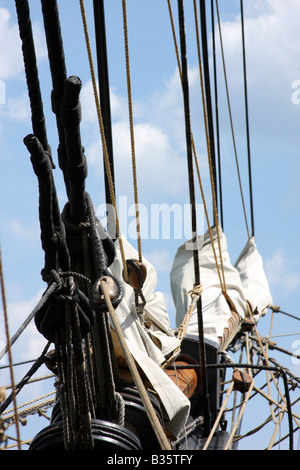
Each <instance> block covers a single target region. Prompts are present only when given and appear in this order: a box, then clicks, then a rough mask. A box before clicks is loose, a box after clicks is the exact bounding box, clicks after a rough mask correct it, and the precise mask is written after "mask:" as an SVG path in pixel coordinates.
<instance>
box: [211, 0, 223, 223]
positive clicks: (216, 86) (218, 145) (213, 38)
mask: <svg viewBox="0 0 300 470" xmlns="http://www.w3.org/2000/svg"><path fill="white" fill-rule="evenodd" d="M214 1H215V0H211V28H212V54H213V72H214V74H213V76H214V95H215V115H216V142H217V156H218V182H219V201H220V202H219V204H220V209H219V214H220V222H221V226H222V228H223V230H224V216H223V196H222V193H223V192H222V172H221V150H220V123H219V103H218V80H217V61H216V40H215V39H216V38H215V13H214ZM216 190H217V188H216Z"/></svg>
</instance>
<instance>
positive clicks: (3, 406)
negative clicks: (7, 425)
mask: <svg viewBox="0 0 300 470" xmlns="http://www.w3.org/2000/svg"><path fill="white" fill-rule="evenodd" d="M50 344H51V343H50V342H48V343H47V345H46V346H45V348H44V350H43V352H42V354H41V355H40V357H39V358H38V359H37V360H36V361H35V363H34V364H33V366H32V367H31V368H30V369H29V371H28V372H27V374H26V375H25V376H24V377H23V379H22V380H21V381H20V382H19V383H18V384H17V385H16V387H15V390H14V392H12V393H11V394H10V395H9V396H8V397H7V398H6V399H5V400H4V402H3V403H1V405H0V415H1V414H2V413H3V412H4V411H5V410H6V408H7V407H8V406H9V405H10V404H11V402H12V401H13V398H14V395H17V394H18V393H20V391H21V390H22V388H23V387H24V385H26V384H27V383H28V381H29V379H30V378H31V377H32V376H33V375H34V374H35V373H36V371H37V370H38V369H39V368H40V367H41V366H42V365H43V364H44V363H45V361H46V359H47V357H46V353H47V351H48V349H49V347H50Z"/></svg>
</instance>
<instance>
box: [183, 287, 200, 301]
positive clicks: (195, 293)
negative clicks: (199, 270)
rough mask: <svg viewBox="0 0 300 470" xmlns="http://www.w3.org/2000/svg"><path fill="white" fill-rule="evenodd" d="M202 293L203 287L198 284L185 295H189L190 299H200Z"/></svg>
mask: <svg viewBox="0 0 300 470" xmlns="http://www.w3.org/2000/svg"><path fill="white" fill-rule="evenodd" d="M202 292H203V286H202V284H199V285H198V286H194V287H193V289H191V290H190V291H189V292H187V293H186V295H187V296H188V295H190V296H191V298H192V299H194V298H195V297H198V298H199V297H201V295H202Z"/></svg>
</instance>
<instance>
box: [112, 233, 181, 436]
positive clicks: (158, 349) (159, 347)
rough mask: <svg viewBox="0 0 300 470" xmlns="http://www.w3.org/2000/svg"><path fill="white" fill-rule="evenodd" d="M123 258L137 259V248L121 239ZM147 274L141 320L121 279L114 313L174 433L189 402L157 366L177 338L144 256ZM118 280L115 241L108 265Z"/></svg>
mask: <svg viewBox="0 0 300 470" xmlns="http://www.w3.org/2000/svg"><path fill="white" fill-rule="evenodd" d="M123 246H124V251H125V256H126V259H130V258H134V259H138V253H137V251H136V250H135V249H134V248H133V247H132V246H131V245H130V243H129V242H128V241H127V240H126V239H124V238H123ZM143 263H144V265H145V266H146V268H147V277H146V280H145V282H144V286H143V295H144V297H145V300H146V307H145V309H144V314H143V319H142V320H141V319H140V318H139V316H138V314H137V312H136V306H135V296H134V291H133V289H132V287H130V286H129V285H128V284H126V283H125V282H123V288H124V297H123V300H122V302H121V303H120V305H119V306H118V308H117V309H116V314H117V317H118V320H119V322H120V326H121V328H122V330H123V334H124V337H125V339H126V342H127V345H128V347H129V349H130V352H131V354H132V355H133V357H134V359H135V360H136V362H137V363H138V365H139V366H140V368H141V369H142V371H143V372H144V374H145V376H146V377H147V379H148V380H149V381H150V383H151V385H152V387H153V388H154V390H155V391H156V392H157V394H158V396H159V398H160V400H161V403H162V404H163V406H164V409H165V412H166V414H167V416H168V420H169V422H168V424H167V427H168V429H169V431H170V432H171V433H172V434H173V435H175V436H176V435H177V434H178V433H179V431H180V430H181V429H182V426H184V425H185V422H186V420H187V417H188V415H189V410H190V402H189V400H188V399H187V398H186V397H185V395H184V394H183V393H182V392H181V391H180V390H179V388H178V387H177V386H176V385H175V384H174V383H173V382H172V380H171V379H170V378H169V377H168V376H167V374H166V373H165V372H164V371H163V370H162V368H161V367H160V366H161V364H162V363H163V362H164V361H165V360H166V357H168V355H170V354H171V353H172V352H173V351H175V350H176V349H177V348H178V346H179V341H178V339H177V338H176V337H175V336H174V332H173V330H172V329H171V327H170V321H169V316H168V313H167V309H166V306H165V302H164V296H163V294H162V293H160V292H156V291H155V289H156V284H157V276H156V271H155V269H154V268H153V266H152V265H151V264H150V263H149V262H148V261H147V260H145V259H143ZM110 269H111V272H112V274H113V275H114V276H116V277H117V278H118V279H123V274H122V273H123V264H122V258H121V254H120V248H119V244H118V242H116V259H115V261H114V262H113V264H112V265H111V267H110Z"/></svg>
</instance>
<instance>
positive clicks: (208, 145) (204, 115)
mask: <svg viewBox="0 0 300 470" xmlns="http://www.w3.org/2000/svg"><path fill="white" fill-rule="evenodd" d="M194 18H195V30H196V40H197V54H198V62H199V75H200V84H201V95H202V108H203V117H204V124H205V135H206V146H207V153H208V162H209V172H210V182H211V189H212V200H213V209H214V210H213V213H214V219H215V226H216V232H217V240H218V246H219V255H220V263H221V271H222V276H223V289H225V291H226V283H225V274H224V266H223V257H222V250H221V242H220V233H219V216H218V208H217V196H216V188H215V183H214V177H213V164H212V155H211V145H210V139H209V130H208V115H207V108H206V103H205V91H204V81H203V67H202V58H201V50H200V37H199V25H198V14H197V5H196V0H194Z"/></svg>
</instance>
